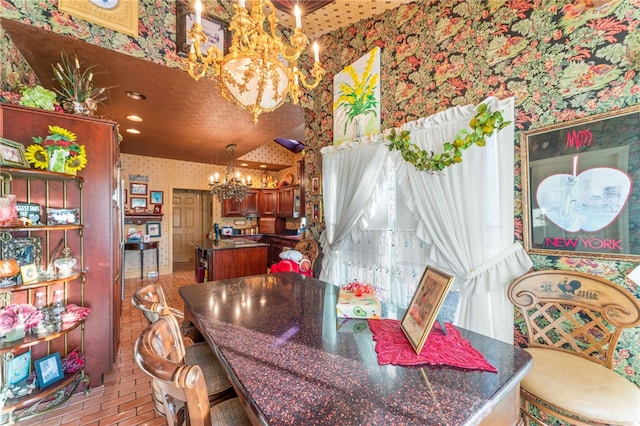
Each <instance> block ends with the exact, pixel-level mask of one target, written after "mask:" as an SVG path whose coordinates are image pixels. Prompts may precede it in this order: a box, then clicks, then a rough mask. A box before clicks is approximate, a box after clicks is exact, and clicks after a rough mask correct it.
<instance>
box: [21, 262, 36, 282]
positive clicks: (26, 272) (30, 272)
mask: <svg viewBox="0 0 640 426" xmlns="http://www.w3.org/2000/svg"><path fill="white" fill-rule="evenodd" d="M20 276H21V277H22V283H23V284H31V283H35V282H37V281H38V268H36V265H35V264H33V263H31V264H29V265H24V266H21V267H20Z"/></svg>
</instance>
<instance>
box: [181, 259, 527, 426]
mask: <svg viewBox="0 0 640 426" xmlns="http://www.w3.org/2000/svg"><path fill="white" fill-rule="evenodd" d="M338 290H339V288H338V287H337V286H334V285H332V284H329V283H325V282H323V281H320V280H317V279H313V278H309V277H305V276H303V275H300V274H297V273H293V272H285V273H278V274H265V275H256V276H249V277H242V278H233V279H228V280H220V281H209V282H205V283H196V284H193V285H187V286H183V287H181V288H180V289H179V293H180V295H181V297H182V298H183V300H184V304H185V318H186V319H187V320H190V321H192V322H193V323H194V325H195V326H196V327H197V328H198V329H199V331H200V332H201V334H202V335H203V337H204V339H205V340H206V341H207V342H208V343H209V345H210V346H211V347H212V349H213V351H214V353H215V354H216V355H217V356H218V357H219V358H220V361H221V363H222V365H223V367H224V368H225V369H226V371H227V374H228V376H229V378H230V379H231V381H232V383H233V386H234V388H235V390H236V392H237V394H238V396H239V397H240V399H241V400H242V401H243V402H244V403H245V405H246V408H247V411H248V413H249V415H250V417H251V419H252V421H253V422H254V423H255V424H266V425H400V424H402V425H447V426H454V425H478V424H482V425H492V426H495V425H516V424H519V421H520V419H519V415H518V402H519V383H520V381H521V379H522V378H523V377H524V375H525V374H526V372H527V371H528V370H529V369H530V368H531V363H532V361H531V357H530V356H529V355H528V354H527V353H526V352H525V351H524V350H522V349H520V348H518V347H515V346H513V345H510V344H507V343H504V342H501V341H498V340H495V339H492V338H489V337H486V336H483V335H480V334H477V333H473V332H471V331H467V330H463V329H458V330H459V331H460V332H461V334H462V336H463V337H464V338H465V339H467V340H469V342H470V343H471V344H472V345H473V347H474V348H475V349H477V350H478V351H479V352H481V353H482V355H483V356H484V358H485V359H486V360H487V361H488V362H489V363H491V364H492V365H493V366H494V367H495V368H496V369H497V372H487V371H478V370H466V369H461V368H455V367H449V366H443V365H440V366H434V365H420V366H394V365H379V364H378V359H377V354H376V351H375V343H376V342H375V341H374V340H373V338H372V333H371V331H370V329H369V327H367V324H368V323H367V320H345V319H342V318H337V317H336V302H337V297H338ZM382 309H383V311H382V314H383V315H382V316H383V318H396V319H400V318H401V316H402V313H403V311H402V310H401V309H399V308H397V307H395V306H393V305H388V304H384V303H383V308H382Z"/></svg>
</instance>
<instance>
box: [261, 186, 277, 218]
mask: <svg viewBox="0 0 640 426" xmlns="http://www.w3.org/2000/svg"><path fill="white" fill-rule="evenodd" d="M275 216H276V190H275V189H263V190H261V191H260V217H275Z"/></svg>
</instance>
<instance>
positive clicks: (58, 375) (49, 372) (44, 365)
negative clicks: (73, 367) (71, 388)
mask: <svg viewBox="0 0 640 426" xmlns="http://www.w3.org/2000/svg"><path fill="white" fill-rule="evenodd" d="M33 365H34V367H35V369H36V377H37V378H38V387H39V388H40V389H44V388H46V387H47V386H49V385H51V384H53V383H55V382H57V381H58V380H60V379H62V378H63V377H64V373H63V371H62V363H61V362H60V354H59V353H58V352H55V353H52V354H51V355H48V356H45V357H44V358H40V359H37V360H35V361H34V362H33Z"/></svg>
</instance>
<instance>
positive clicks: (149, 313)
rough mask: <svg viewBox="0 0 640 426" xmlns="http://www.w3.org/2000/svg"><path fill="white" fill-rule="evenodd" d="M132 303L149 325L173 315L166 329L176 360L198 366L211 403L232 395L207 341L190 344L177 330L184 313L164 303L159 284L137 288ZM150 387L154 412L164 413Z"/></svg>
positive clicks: (229, 383)
mask: <svg viewBox="0 0 640 426" xmlns="http://www.w3.org/2000/svg"><path fill="white" fill-rule="evenodd" d="M131 303H132V304H133V306H135V307H136V308H138V309H140V310H141V311H142V314H143V315H144V316H145V318H146V319H147V321H148V322H149V324H152V323H154V322H156V321H158V320H159V319H160V318H162V317H164V316H171V317H172V318H173V320H174V321H173V322H175V327H171V328H170V329H169V330H170V331H172V332H173V333H174V335H173V341H174V342H175V345H176V349H175V353H176V354H177V356H178V360H179V361H180V362H183V363H184V364H188V365H199V366H200V368H201V369H202V372H203V374H204V379H205V384H206V388H207V394H208V395H209V401H210V402H211V403H218V402H221V401H224V400H225V399H228V398H231V397H233V396H235V391H234V390H233V387H232V385H231V382H230V381H229V378H228V377H227V375H226V374H225V371H224V369H223V368H222V365H220V361H219V360H218V358H217V356H216V355H215V354H214V353H213V351H212V350H211V347H210V346H209V344H208V343H207V342H199V343H193V341H192V340H191V339H188V338H185V337H184V331H183V330H181V329H180V326H179V325H178V322H177V319H176V318H179V319H184V314H183V312H182V311H181V310H179V309H175V308H170V307H169V306H168V305H167V302H166V297H165V295H164V291H163V290H162V287H161V286H160V285H159V284H157V283H150V284H147V285H144V286H142V287H140V288H138V289H137V290H136V291H135V292H134V294H133V296H132V297H131ZM184 340H187V341H188V343H189V344H187V345H185V343H184ZM152 387H153V391H154V404H155V408H156V411H158V412H159V413H160V414H163V415H164V414H165V413H164V412H163V411H162V410H163V408H162V402H161V401H159V398H160V395H159V394H158V392H157V390H158V389H157V386H156V383H155V382H154V383H153V386H152Z"/></svg>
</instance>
